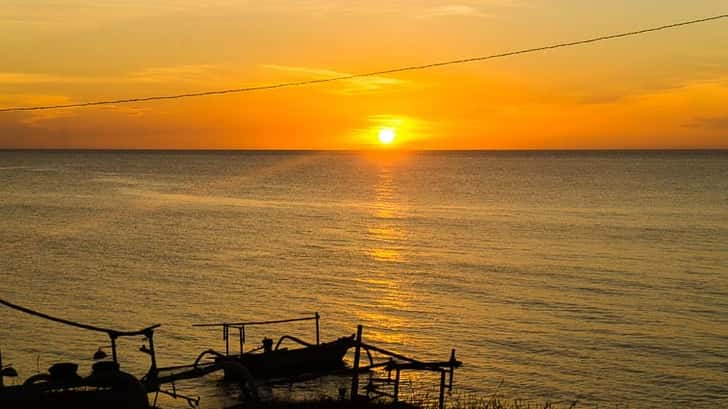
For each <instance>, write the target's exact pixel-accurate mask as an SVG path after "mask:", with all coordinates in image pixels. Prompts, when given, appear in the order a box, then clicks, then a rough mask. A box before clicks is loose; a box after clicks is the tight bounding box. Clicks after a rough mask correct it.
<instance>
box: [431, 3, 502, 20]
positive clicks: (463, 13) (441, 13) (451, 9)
mask: <svg viewBox="0 0 728 409" xmlns="http://www.w3.org/2000/svg"><path fill="white" fill-rule="evenodd" d="M437 17H490V14H489V13H485V12H483V11H482V10H479V9H477V8H475V7H473V6H469V5H466V4H449V5H446V6H437V7H431V8H429V9H427V10H425V12H424V13H422V14H420V15H419V18H437Z"/></svg>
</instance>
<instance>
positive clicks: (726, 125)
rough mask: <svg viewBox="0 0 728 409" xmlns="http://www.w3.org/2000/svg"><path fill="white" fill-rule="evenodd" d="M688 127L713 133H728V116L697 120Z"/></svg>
mask: <svg viewBox="0 0 728 409" xmlns="http://www.w3.org/2000/svg"><path fill="white" fill-rule="evenodd" d="M686 126H687V127H689V128H698V129H707V130H711V131H728V115H725V116H710V117H702V118H696V119H694V120H693V121H692V122H690V123H688V124H687V125H686Z"/></svg>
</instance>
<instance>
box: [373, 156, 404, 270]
mask: <svg viewBox="0 0 728 409" xmlns="http://www.w3.org/2000/svg"><path fill="white" fill-rule="evenodd" d="M377 178H378V179H377V184H376V185H375V186H374V194H375V196H374V204H373V206H372V208H373V209H374V217H373V219H372V224H371V225H369V226H367V233H368V238H369V240H370V241H371V242H373V246H372V247H371V248H369V249H368V250H367V253H368V254H369V255H370V256H371V257H372V258H373V259H374V260H376V261H382V262H402V261H404V256H403V254H402V242H404V241H406V240H407V232H406V231H405V230H404V228H403V227H402V225H401V223H397V221H398V220H400V219H403V218H404V214H405V209H404V207H403V206H402V204H401V202H400V201H399V200H398V198H397V197H396V186H395V180H394V175H393V170H392V167H391V166H389V165H387V164H384V165H382V167H381V168H380V170H379V173H378V175H377Z"/></svg>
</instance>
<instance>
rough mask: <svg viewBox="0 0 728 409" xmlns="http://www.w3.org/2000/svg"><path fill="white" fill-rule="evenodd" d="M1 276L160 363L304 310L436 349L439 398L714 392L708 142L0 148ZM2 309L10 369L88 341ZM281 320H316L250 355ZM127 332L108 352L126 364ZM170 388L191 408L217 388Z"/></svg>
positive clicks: (714, 266)
mask: <svg viewBox="0 0 728 409" xmlns="http://www.w3.org/2000/svg"><path fill="white" fill-rule="evenodd" d="M0 283H2V284H0V298H3V299H7V300H10V301H13V302H16V303H19V304H22V305H25V306H28V307H31V308H35V309H38V310H41V311H44V312H47V313H50V314H54V315H59V316H63V317H66V318H71V319H74V320H78V321H82V322H86V323H90V324H95V325H106V326H113V327H115V328H120V329H137V328H140V327H143V326H146V325H149V324H154V323H162V324H164V325H163V326H162V328H161V329H160V330H159V331H158V333H157V339H156V341H157V348H158V351H159V360H160V364H161V365H174V364H184V363H191V361H192V360H193V359H194V358H195V356H196V355H197V353H198V352H200V351H201V350H203V349H206V348H209V347H215V348H218V349H224V343H223V342H222V340H221V334H220V333H219V331H216V330H209V329H204V328H196V327H192V326H191V324H193V323H200V322H216V321H222V320H233V321H240V320H261V319H278V318H287V317H291V316H293V317H297V316H301V315H302V314H304V313H305V314H308V313H313V312H314V311H318V312H320V313H321V315H322V322H321V330H322V338H323V339H324V340H330V339H334V338H337V337H340V336H344V335H349V334H352V333H353V332H355V330H356V325H357V324H359V323H361V324H363V325H364V338H365V341H367V342H370V343H374V344H376V345H380V346H382V347H385V348H390V349H394V350H397V351H400V352H404V353H409V354H412V355H415V356H420V357H423V358H427V359H437V360H445V359H447V358H448V357H449V353H450V349H451V348H456V349H457V354H458V357H459V359H461V360H462V361H464V363H465V366H464V368H463V369H462V370H460V371H458V372H457V373H456V377H455V386H456V390H457V391H460V392H478V393H483V394H488V395H490V394H493V393H497V394H498V395H500V396H502V397H504V398H522V399H534V400H535V401H537V402H545V401H546V400H551V401H554V402H567V401H571V400H578V401H579V402H580V404H579V406H577V407H584V406H586V407H593V406H596V405H599V406H600V407H615V405H617V404H622V405H626V404H628V405H630V407H638V408H639V407H664V406H675V407H682V406H687V407H690V408H718V407H728V152H725V151H723V152H571V153H568V152H501V153H495V152H468V153H464V152H451V153H408V154H400V155H394V154H390V155H386V154H365V153H321V152H318V153H317V152H307V153H290V152H289V153H286V152H278V153H274V152H12V151H6V152H0ZM0 322H2V324H1V326H0V347H2V353H3V361H4V363H12V364H14V366H15V367H16V369H18V371H19V372H20V374H21V377H22V378H23V379H24V378H25V377H27V376H30V375H32V374H34V373H35V372H36V371H37V370H38V369H40V370H41V371H44V370H45V369H46V368H47V367H48V365H50V364H51V363H53V362H56V361H59V360H65V361H75V362H78V363H80V365H81V369H80V372H83V373H87V372H88V371H89V366H90V364H91V363H92V361H91V359H90V358H91V355H92V354H93V352H94V351H95V350H96V349H97V347H98V346H100V345H105V344H107V343H108V342H107V341H106V340H105V338H104V336H103V335H101V336H99V335H97V334H93V333H87V332H84V331H79V330H76V329H73V328H66V327H63V326H59V325H57V324H54V323H49V322H45V321H42V320H39V319H37V318H34V317H30V316H26V315H22V314H20V313H17V312H15V311H11V310H8V309H5V308H3V309H0ZM282 333H293V334H297V335H300V336H303V337H306V338H307V339H309V340H311V339H312V338H313V333H314V331H313V324H312V323H310V322H303V323H298V324H294V325H290V326H287V327H271V328H268V329H267V330H266V329H262V328H250V329H249V330H248V331H247V335H248V337H247V340H248V344H247V347H248V348H252V347H253V346H257V345H258V343H259V340H260V339H262V338H263V336H264V335H273V336H279V335H281V334H282ZM235 342H237V341H235ZM235 342H234V343H233V345H236V344H235ZM140 344H141V340H139V339H136V338H134V339H131V340H122V349H121V350H120V354H121V359H122V362H123V364H124V365H126V368H127V369H130V370H132V371H133V372H135V373H137V374H141V373H143V370H144V368H145V366H144V365H145V363H146V362H145V356H144V355H143V354H140V353H139V352H138V351H137V349H138V347H139V345H140ZM416 381H419V383H417V382H415V383H416V384H419V385H420V386H419V388H421V389H420V390H424V391H426V390H428V388H430V387H431V385H433V384H434V382H431V380H430V379H429V378H428V379H416ZM326 382H327V384H326V385H330V384H333V385H334V388H336V387H338V386H345V385H347V383H348V380H347V379H335V378H334V379H329V380H327V381H326ZM323 383H324V382H321V383H320V384H315V383H314V384H312V385H308V386H306V387H310V388H311V390H312V391H313V390H315V389H316V386H322V387H326V385H322V384H323ZM178 386H179V387H180V388H181V389H182V390H184V391H186V392H188V393H190V394H193V395H202V397H203V401H202V407H205V408H214V407H220V406H222V405H225V404H229V403H231V402H234V401H235V396H236V394H237V392H236V391H235V390H234V388H230V387H224V386H221V385H220V384H219V383H218V382H216V378H215V377H212V378H208V379H202V380H196V381H192V382H187V383H185V384H184V385H182V384H180V385H178ZM290 393H293V392H290ZM312 393H313V392H312ZM163 404H164V405H165V406H166V407H185V406H186V405H185V404H184V402H181V401H171V400H164V401H163Z"/></svg>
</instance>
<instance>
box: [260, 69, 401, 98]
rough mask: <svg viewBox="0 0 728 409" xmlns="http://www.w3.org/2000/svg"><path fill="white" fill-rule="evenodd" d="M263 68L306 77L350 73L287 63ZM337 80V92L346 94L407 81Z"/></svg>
mask: <svg viewBox="0 0 728 409" xmlns="http://www.w3.org/2000/svg"><path fill="white" fill-rule="evenodd" d="M263 68H266V69H270V70H276V71H283V72H287V73H291V74H294V75H297V76H300V77H303V78H308V79H326V78H336V77H345V76H348V75H351V74H350V73H346V72H341V71H333V70H327V69H320V68H311V67H297V66H289V65H275V64H265V65H263ZM338 82H339V83H341V84H344V85H343V87H342V88H339V89H338V91H337V92H338V93H341V94H346V95H354V94H364V93H371V92H377V91H381V90H384V89H386V88H390V87H395V86H401V85H404V84H406V83H407V82H406V81H404V80H400V79H397V78H391V77H384V76H372V77H358V78H351V79H347V80H342V81H338Z"/></svg>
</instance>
